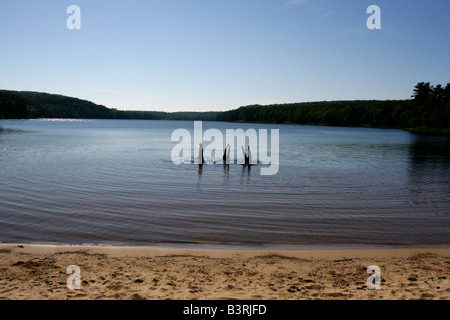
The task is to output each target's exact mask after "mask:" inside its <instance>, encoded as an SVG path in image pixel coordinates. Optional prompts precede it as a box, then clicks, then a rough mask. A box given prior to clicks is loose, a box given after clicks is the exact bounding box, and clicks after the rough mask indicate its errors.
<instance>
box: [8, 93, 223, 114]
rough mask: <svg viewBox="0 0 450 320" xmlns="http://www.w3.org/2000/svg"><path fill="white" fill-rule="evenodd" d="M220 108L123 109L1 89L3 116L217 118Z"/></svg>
mask: <svg viewBox="0 0 450 320" xmlns="http://www.w3.org/2000/svg"><path fill="white" fill-rule="evenodd" d="M218 113H219V112H172V113H169V112H157V111H120V110H116V109H110V108H107V107H105V106H102V105H97V104H95V103H93V102H90V101H86V100H81V99H77V98H70V97H66V96H62V95H56V94H48V93H40V92H18V91H5V90H0V119H40V118H53V119H54V118H60V119H136V120H203V121H215V120H216V117H217V114H218Z"/></svg>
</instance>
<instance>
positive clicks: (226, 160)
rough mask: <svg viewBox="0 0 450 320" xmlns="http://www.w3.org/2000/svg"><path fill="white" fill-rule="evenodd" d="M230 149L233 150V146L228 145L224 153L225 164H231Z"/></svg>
mask: <svg viewBox="0 0 450 320" xmlns="http://www.w3.org/2000/svg"><path fill="white" fill-rule="evenodd" d="M230 148H231V146H230V145H229V144H227V146H226V148H225V151H224V152H223V164H229V163H230Z"/></svg>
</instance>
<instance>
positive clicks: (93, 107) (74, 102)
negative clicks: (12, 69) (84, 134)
mask: <svg viewBox="0 0 450 320" xmlns="http://www.w3.org/2000/svg"><path fill="white" fill-rule="evenodd" d="M411 98H412V99H408V100H386V101H383V100H357V101H324V102H305V103H290V104H274V105H266V106H261V105H251V106H246V107H241V108H239V109H236V110H231V111H226V112H174V113H168V112H156V111H120V110H116V109H110V108H107V107H105V106H101V105H97V104H95V103H92V102H89V101H86V100H80V99H77V98H70V97H66V96H62V95H55V94H47V93H38V92H18V91H6V90H0V119H36V118H65V119H67V118H76V119H139V120H203V121H226V122H259V123H277V124H308V125H326V126H352V127H378V128H401V129H408V130H412V131H415V132H419V133H426V134H439V135H441V134H444V135H450V120H449V119H450V83H448V84H447V85H446V86H445V87H443V86H442V85H437V86H432V85H430V83H429V82H421V83H418V84H417V85H416V86H415V87H414V90H413V95H412V97H411Z"/></svg>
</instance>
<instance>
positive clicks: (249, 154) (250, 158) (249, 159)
mask: <svg viewBox="0 0 450 320" xmlns="http://www.w3.org/2000/svg"><path fill="white" fill-rule="evenodd" d="M242 153H243V154H244V158H245V164H246V165H249V166H250V164H251V161H252V153H251V151H250V146H248V155H247V154H246V153H245V151H244V147H242Z"/></svg>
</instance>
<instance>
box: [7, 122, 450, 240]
mask: <svg viewBox="0 0 450 320" xmlns="http://www.w3.org/2000/svg"><path fill="white" fill-rule="evenodd" d="M179 128H184V129H187V130H189V131H192V130H193V128H194V123H193V122H189V121H139V120H130V121H129V120H21V121H12V120H1V121H0V168H1V169H0V242H3V243H22V244H55V245H123V246H183V247H186V246H187V247H200V246H201V247H223V248H227V247H232V246H234V247H236V246H239V247H242V248H270V247H283V248H291V247H303V248H308V247H314V248H337V247H338V248H353V247H385V246H388V247H397V246H400V247H401V246H448V245H449V244H450V139H449V138H442V137H426V136H419V135H415V134H412V133H409V132H406V131H401V130H390V129H372V128H338V127H318V126H317V127H316V126H294V125H274V124H271V125H266V124H241V123H221V122H203V128H204V130H206V129H208V128H216V129H219V130H220V131H221V132H223V133H224V135H225V131H226V129H238V128H242V129H244V130H247V129H249V128H254V129H256V130H259V129H268V130H271V129H278V130H279V137H280V138H279V170H278V173H277V174H276V175H272V176H264V175H261V174H260V169H261V167H263V166H262V165H261V164H257V165H254V166H250V167H248V166H244V165H241V164H231V165H228V166H225V165H222V164H204V165H203V166H199V165H194V164H190V163H185V164H181V165H176V164H174V163H173V161H172V160H171V152H172V149H173V148H174V146H175V145H176V144H177V143H176V142H172V141H171V135H172V133H173V131H174V130H176V129H179ZM206 144H207V143H206ZM224 147H225V146H224ZM238 148H240V146H238ZM241 154H242V152H241Z"/></svg>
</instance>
